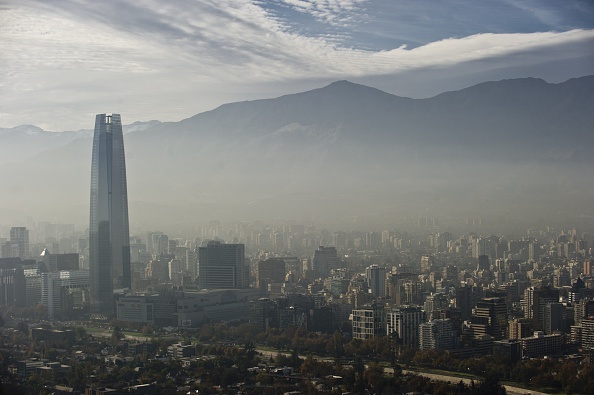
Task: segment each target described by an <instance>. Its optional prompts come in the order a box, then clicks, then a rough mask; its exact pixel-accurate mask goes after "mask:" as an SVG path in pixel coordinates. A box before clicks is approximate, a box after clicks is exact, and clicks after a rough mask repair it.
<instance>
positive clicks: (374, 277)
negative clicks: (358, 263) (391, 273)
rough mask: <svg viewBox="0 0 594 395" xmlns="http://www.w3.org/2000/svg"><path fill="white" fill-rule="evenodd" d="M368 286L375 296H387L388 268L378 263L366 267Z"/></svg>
mask: <svg viewBox="0 0 594 395" xmlns="http://www.w3.org/2000/svg"><path fill="white" fill-rule="evenodd" d="M365 279H366V280H367V286H368V287H369V290H370V291H371V294H372V295H373V297H375V298H376V297H383V296H386V268H385V267H380V266H378V265H371V266H368V267H367V268H366V269H365Z"/></svg>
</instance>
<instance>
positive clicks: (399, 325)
mask: <svg viewBox="0 0 594 395" xmlns="http://www.w3.org/2000/svg"><path fill="white" fill-rule="evenodd" d="M423 322H425V313H424V312H423V310H422V309H421V307H420V306H400V307H396V308H394V309H392V311H391V312H388V314H387V316H386V332H387V334H388V335H390V334H392V333H396V334H397V335H398V339H397V342H398V344H402V345H404V346H407V347H411V348H418V347H419V326H420V325H421V324H422V323H423Z"/></svg>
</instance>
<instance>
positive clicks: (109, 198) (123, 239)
mask: <svg viewBox="0 0 594 395" xmlns="http://www.w3.org/2000/svg"><path fill="white" fill-rule="evenodd" d="M90 212H91V215H90V224H89V268H90V273H91V313H94V314H100V315H104V316H107V317H109V316H113V314H114V304H113V290H114V289H118V288H129V287H130V286H131V284H130V283H131V274H130V234H129V226H128V192H127V185H126V162H125V157H124V138H123V134H122V122H121V118H120V115H119V114H98V115H97V116H96V118H95V133H94V137H93V156H92V162H91V209H90Z"/></svg>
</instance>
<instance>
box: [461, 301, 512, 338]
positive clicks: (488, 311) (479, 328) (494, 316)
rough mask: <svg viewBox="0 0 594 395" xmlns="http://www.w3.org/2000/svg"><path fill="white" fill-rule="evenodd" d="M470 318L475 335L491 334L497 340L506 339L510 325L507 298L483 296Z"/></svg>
mask: <svg viewBox="0 0 594 395" xmlns="http://www.w3.org/2000/svg"><path fill="white" fill-rule="evenodd" d="M470 320H471V328H472V330H473V332H474V335H475V336H481V335H490V336H493V338H495V340H502V339H504V338H505V337H506V332H507V326H508V322H507V304H506V303H505V298H501V297H489V298H483V299H482V300H481V301H480V302H478V303H477V304H476V308H475V309H474V313H473V314H472V316H471V318H470Z"/></svg>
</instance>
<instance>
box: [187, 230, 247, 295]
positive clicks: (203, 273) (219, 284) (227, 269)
mask: <svg viewBox="0 0 594 395" xmlns="http://www.w3.org/2000/svg"><path fill="white" fill-rule="evenodd" d="M198 285H199V287H200V288H203V289H217V288H248V287H249V267H248V266H247V265H246V264H245V255H244V245H243V244H223V243H221V242H219V241H209V242H208V243H207V245H206V246H205V247H200V248H198Z"/></svg>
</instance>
